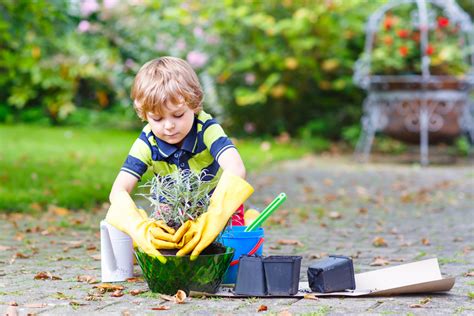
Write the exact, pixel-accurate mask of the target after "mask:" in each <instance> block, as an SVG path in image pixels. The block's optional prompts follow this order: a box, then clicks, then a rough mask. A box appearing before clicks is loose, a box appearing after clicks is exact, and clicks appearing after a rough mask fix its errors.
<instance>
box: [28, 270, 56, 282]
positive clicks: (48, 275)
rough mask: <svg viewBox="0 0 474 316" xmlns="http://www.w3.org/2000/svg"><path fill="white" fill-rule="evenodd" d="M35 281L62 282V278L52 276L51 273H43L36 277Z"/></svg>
mask: <svg viewBox="0 0 474 316" xmlns="http://www.w3.org/2000/svg"><path fill="white" fill-rule="evenodd" d="M34 279H35V280H62V279H61V278H60V277H58V276H55V275H52V274H51V273H49V272H45V271H42V272H40V273H38V274H37V275H35V277H34Z"/></svg>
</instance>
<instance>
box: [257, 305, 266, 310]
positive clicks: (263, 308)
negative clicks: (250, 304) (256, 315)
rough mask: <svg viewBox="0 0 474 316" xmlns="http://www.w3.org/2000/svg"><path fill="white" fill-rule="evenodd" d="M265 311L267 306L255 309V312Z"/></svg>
mask: <svg viewBox="0 0 474 316" xmlns="http://www.w3.org/2000/svg"><path fill="white" fill-rule="evenodd" d="M267 310H268V307H267V305H260V307H259V308H258V309H257V312H264V311H267Z"/></svg>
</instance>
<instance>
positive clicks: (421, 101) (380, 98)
mask: <svg viewBox="0 0 474 316" xmlns="http://www.w3.org/2000/svg"><path fill="white" fill-rule="evenodd" d="M370 91H371V94H372V101H374V102H373V103H372V106H377V107H379V111H380V112H379V113H380V118H379V124H380V130H381V131H382V132H383V133H384V134H386V135H389V136H391V137H393V138H395V139H398V140H401V141H404V142H407V143H413V144H419V143H420V130H421V128H420V127H421V117H422V115H421V114H422V113H423V111H426V112H425V113H426V118H427V125H426V127H427V129H428V141H429V143H430V144H436V143H440V142H445V143H450V142H452V141H453V140H454V139H455V138H456V137H458V136H459V135H460V134H461V132H462V127H461V124H460V122H461V117H462V115H463V111H464V108H465V107H466V106H467V102H468V100H467V85H466V84H465V83H463V82H461V81H458V80H455V79H449V80H444V81H440V82H429V83H427V84H425V85H424V86H422V85H421V83H419V82H402V81H398V82H397V81H390V82H384V83H373V84H372V85H371V89H370Z"/></svg>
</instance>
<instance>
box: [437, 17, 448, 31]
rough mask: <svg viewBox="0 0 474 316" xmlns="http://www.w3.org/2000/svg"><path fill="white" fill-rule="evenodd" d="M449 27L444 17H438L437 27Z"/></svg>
mask: <svg viewBox="0 0 474 316" xmlns="http://www.w3.org/2000/svg"><path fill="white" fill-rule="evenodd" d="M448 25H449V19H448V18H446V17H444V16H440V17H438V26H439V27H440V28H443V27H446V26H448Z"/></svg>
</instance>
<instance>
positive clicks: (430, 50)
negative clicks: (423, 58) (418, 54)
mask: <svg viewBox="0 0 474 316" xmlns="http://www.w3.org/2000/svg"><path fill="white" fill-rule="evenodd" d="M433 53H434V47H433V46H431V45H430V44H428V47H426V55H433Z"/></svg>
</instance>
